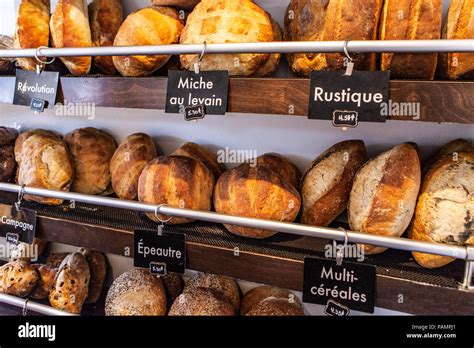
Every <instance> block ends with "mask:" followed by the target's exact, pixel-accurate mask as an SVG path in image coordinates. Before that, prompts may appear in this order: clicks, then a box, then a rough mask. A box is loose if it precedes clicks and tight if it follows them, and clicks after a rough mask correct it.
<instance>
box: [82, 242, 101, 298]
mask: <svg viewBox="0 0 474 348" xmlns="http://www.w3.org/2000/svg"><path fill="white" fill-rule="evenodd" d="M79 252H80V253H81V254H82V255H84V256H85V257H86V260H87V264H88V265H89V272H90V276H91V277H90V282H89V291H88V294H87V298H86V301H85V303H96V302H97V301H99V297H100V295H101V294H102V288H103V287H104V282H105V276H106V274H107V264H106V261H105V255H104V254H102V253H101V252H100V251H93V250H89V249H83V248H82V249H80V250H79Z"/></svg>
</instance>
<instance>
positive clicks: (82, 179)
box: [64, 127, 116, 195]
mask: <svg viewBox="0 0 474 348" xmlns="http://www.w3.org/2000/svg"><path fill="white" fill-rule="evenodd" d="M64 141H65V142H66V143H67V145H68V146H69V150H70V151H71V154H72V157H73V159H74V166H75V169H76V177H75V179H74V183H73V184H72V191H74V192H80V193H85V194H89V195H107V194H110V193H111V192H112V188H111V184H110V180H111V175H110V160H111V159H112V156H113V155H114V152H115V149H116V145H115V140H114V139H113V138H112V137H111V136H110V135H109V134H107V133H105V132H103V131H101V130H99V129H96V128H92V127H88V128H80V129H76V130H73V131H72V132H71V133H68V134H66V136H65V137H64Z"/></svg>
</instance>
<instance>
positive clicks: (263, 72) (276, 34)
mask: <svg viewBox="0 0 474 348" xmlns="http://www.w3.org/2000/svg"><path fill="white" fill-rule="evenodd" d="M270 20H271V22H272V30H273V41H276V42H278V41H283V31H282V30H281V27H280V24H278V22H277V21H275V20H274V19H272V18H271V17H270ZM280 60H281V53H273V54H271V55H270V58H268V60H267V61H266V63H264V64H263V65H262V66H261V67H260V68H259V69H258V70H257V72H256V73H255V77H266V76H270V75H272V74H273V73H274V72H275V71H276V70H277V68H278V64H280Z"/></svg>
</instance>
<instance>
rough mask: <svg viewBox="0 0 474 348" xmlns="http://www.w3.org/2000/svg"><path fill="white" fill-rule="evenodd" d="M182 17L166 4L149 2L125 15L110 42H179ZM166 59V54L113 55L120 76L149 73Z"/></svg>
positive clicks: (153, 43) (139, 44)
mask: <svg viewBox="0 0 474 348" xmlns="http://www.w3.org/2000/svg"><path fill="white" fill-rule="evenodd" d="M183 27H184V25H183V21H182V19H181V18H180V17H179V14H178V12H177V11H176V10H175V9H173V8H171V7H166V6H150V7H146V8H143V9H140V10H138V11H135V12H133V13H131V14H129V15H128V17H127V18H126V19H125V21H124V22H123V23H122V25H121V26H120V29H119V31H118V33H117V35H116V36H115V40H114V46H145V45H167V44H175V43H178V42H179V36H180V35H181V31H182V30H183ZM169 59H170V56H169V55H154V56H153V55H148V56H114V57H113V61H114V65H115V67H116V68H117V70H118V71H119V72H120V74H122V75H123V76H147V75H151V74H153V73H154V72H155V71H156V70H158V69H159V68H161V67H162V66H163V65H165V64H166V62H167V61H168V60H169Z"/></svg>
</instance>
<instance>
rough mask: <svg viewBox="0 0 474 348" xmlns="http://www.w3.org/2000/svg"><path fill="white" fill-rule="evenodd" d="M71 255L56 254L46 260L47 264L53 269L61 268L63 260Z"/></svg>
mask: <svg viewBox="0 0 474 348" xmlns="http://www.w3.org/2000/svg"><path fill="white" fill-rule="evenodd" d="M68 255H69V253H54V254H51V255H49V256H48V257H47V258H46V260H45V262H44V263H45V264H46V265H47V266H49V267H51V268H59V266H61V263H62V262H63V260H64V259H65V258H66V256H68Z"/></svg>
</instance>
